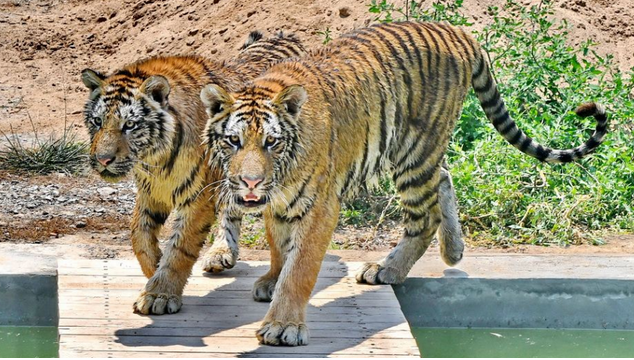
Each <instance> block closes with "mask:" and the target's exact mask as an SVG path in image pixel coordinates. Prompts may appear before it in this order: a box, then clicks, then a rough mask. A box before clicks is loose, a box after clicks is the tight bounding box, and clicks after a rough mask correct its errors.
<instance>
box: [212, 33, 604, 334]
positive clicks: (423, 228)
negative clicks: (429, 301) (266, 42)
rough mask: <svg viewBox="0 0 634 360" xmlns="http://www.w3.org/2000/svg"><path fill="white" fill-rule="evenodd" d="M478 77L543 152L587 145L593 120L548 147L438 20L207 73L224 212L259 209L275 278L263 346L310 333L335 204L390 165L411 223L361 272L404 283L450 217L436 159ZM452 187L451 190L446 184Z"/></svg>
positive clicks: (484, 93)
mask: <svg viewBox="0 0 634 360" xmlns="http://www.w3.org/2000/svg"><path fill="white" fill-rule="evenodd" d="M470 87H473V88H474V89H475V92H476V93H477V95H478V97H479V99H480V102H481V104H482V107H483V108H484V110H485V112H486V114H487V116H488V117H489V119H490V120H491V121H492V122H493V124H494V125H495V128H496V129H497V130H498V131H499V132H500V133H501V134H502V136H504V138H505V139H507V140H508V141H509V142H510V143H511V144H512V145H513V146H515V147H517V148H518V149H520V150H521V151H523V152H525V153H526V154H529V155H531V156H533V157H535V158H537V159H539V160H541V161H546V162H567V161H572V160H575V159H578V158H580V157H582V156H584V155H586V154H587V153H589V152H590V151H592V150H593V149H594V148H595V147H596V146H597V145H598V144H599V143H600V142H601V140H602V138H603V136H604V134H605V133H606V115H605V112H604V110H603V109H602V108H601V107H600V106H598V105H595V104H586V105H584V106H582V107H581V108H580V109H579V110H578V114H579V115H581V116H590V115H592V116H594V117H595V119H596V120H597V122H598V125H597V127H596V131H595V132H594V134H593V135H592V137H591V138H590V140H588V141H587V142H586V143H585V144H583V145H582V146H580V147H578V148H576V149H572V150H552V149H548V148H545V147H543V146H541V145H539V144H537V143H535V142H534V141H533V140H531V139H530V138H529V137H527V136H526V135H525V134H524V133H523V132H522V131H521V130H520V129H518V127H517V126H516V125H515V123H514V122H513V120H512V119H511V118H510V116H509V114H508V112H507V110H506V109H505V107H504V103H503V101H502V99H501V98H500V95H499V93H498V91H497V87H496V85H495V82H494V80H493V77H492V76H491V73H490V71H489V69H488V65H487V63H486V61H485V59H484V58H483V56H482V54H481V50H480V46H479V45H478V44H477V43H476V42H475V40H474V39H473V38H472V37H471V36H469V35H467V34H466V33H465V32H464V31H463V30H461V29H458V28H454V27H451V26H448V25H443V24H434V23H407V22H404V23H392V24H382V25H376V26H372V27H369V28H364V29H359V30H356V31H354V32H352V33H350V34H347V35H344V36H343V37H342V38H340V39H338V40H335V41H333V42H332V43H331V44H330V45H329V46H327V47H325V48H322V49H320V50H318V51H314V52H311V53H310V54H309V55H307V56H305V57H303V58H301V59H298V60H297V59H293V60H291V61H284V62H282V63H280V64H278V65H276V66H274V67H272V68H271V69H269V70H268V71H267V72H266V73H265V74H264V75H262V76H261V77H258V78H257V79H256V80H254V81H253V82H252V83H250V84H247V85H246V87H245V88H244V89H242V90H241V91H239V92H237V93H231V92H230V89H225V88H224V87H223V86H222V85H218V84H215V85H214V84H211V85H209V86H207V87H206V88H205V89H204V90H203V92H202V93H201V97H202V99H203V102H204V103H205V104H206V105H207V112H208V115H209V118H210V119H209V121H208V123H207V127H206V129H205V130H204V133H203V137H204V139H205V140H204V141H205V142H206V143H207V146H208V148H209V151H210V153H211V154H212V155H211V159H210V160H211V163H210V164H211V168H212V169H214V170H215V169H218V170H222V171H223V172H224V174H225V176H226V177H225V180H224V185H223V188H222V189H221V194H220V199H221V201H222V202H223V204H224V206H226V207H227V209H229V210H227V211H230V212H231V211H234V212H245V211H250V212H262V213H263V214H264V217H265V220H266V226H267V238H268V240H269V242H270V245H271V246H270V247H271V254H272V264H271V269H270V271H269V272H268V273H267V274H266V275H264V276H263V277H262V278H260V279H259V280H258V281H257V282H256V284H255V287H254V295H255V297H256V299H257V298H258V294H260V293H266V292H268V291H270V289H274V293H273V296H272V303H271V305H270V308H269V311H268V313H267V315H266V317H265V319H264V322H263V324H262V326H261V328H260V329H259V330H258V331H257V337H258V338H259V340H260V341H261V342H262V343H264V344H272V345H301V344H305V343H307V341H308V331H307V328H306V325H305V308H306V304H307V301H308V298H309V296H310V293H311V291H312V289H313V286H314V284H315V281H316V279H317V273H318V272H319V269H320V265H321V261H322V258H323V256H324V254H325V251H326V248H327V247H328V244H329V242H330V239H331V236H332V233H333V230H334V228H335V226H336V224H337V217H338V214H339V208H340V205H339V204H340V202H341V200H342V199H343V198H344V197H347V196H352V195H354V193H355V192H356V189H358V188H359V187H360V186H363V185H366V184H368V183H372V182H373V181H374V180H376V178H377V176H379V175H380V174H384V173H386V172H389V173H391V174H392V176H393V179H394V183H395V186H396V188H397V189H398V191H399V193H400V196H401V206H402V211H403V214H404V219H403V221H404V227H405V232H404V234H403V237H402V239H401V241H400V242H399V244H398V246H396V247H395V248H394V249H393V250H392V252H391V253H390V254H389V255H388V256H387V257H386V258H385V259H383V260H381V261H379V262H377V263H370V264H367V265H366V266H364V267H363V268H362V270H361V271H360V272H359V273H358V274H357V280H358V281H359V282H365V283H370V284H393V283H399V282H402V281H403V280H404V279H405V277H406V275H407V273H408V272H409V270H410V268H411V267H412V265H413V264H414V263H415V262H416V260H418V259H419V258H420V257H421V256H422V255H423V253H424V252H425V250H426V249H427V247H428V246H429V244H430V242H431V240H432V237H433V236H434V234H435V233H436V232H437V230H438V229H439V226H440V225H442V226H445V225H444V224H442V222H443V221H444V218H443V214H442V212H443V211H444V209H443V205H442V202H443V198H442V196H443V193H442V192H443V191H448V190H447V185H446V184H443V183H442V182H441V178H442V177H443V172H442V162H443V156H444V154H445V152H446V150H447V146H448V143H449V139H450V136H451V134H452V131H453V129H454V126H455V124H456V120H457V119H458V117H459V115H460V112H461V108H462V103H463V101H464V99H465V96H466V95H467V92H468V90H469V89H470ZM443 188H445V190H442V189H443Z"/></svg>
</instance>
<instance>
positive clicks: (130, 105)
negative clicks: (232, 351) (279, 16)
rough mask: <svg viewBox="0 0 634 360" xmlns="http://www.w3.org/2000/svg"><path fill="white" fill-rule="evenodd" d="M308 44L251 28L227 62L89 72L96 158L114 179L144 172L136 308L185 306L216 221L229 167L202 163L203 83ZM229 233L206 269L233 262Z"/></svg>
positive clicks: (258, 66)
mask: <svg viewBox="0 0 634 360" xmlns="http://www.w3.org/2000/svg"><path fill="white" fill-rule="evenodd" d="M303 52H304V49H303V47H302V46H301V44H300V43H299V41H298V40H297V39H296V38H295V37H293V36H284V35H282V34H280V35H279V36H278V37H275V38H271V39H266V40H264V39H262V35H261V34H260V33H259V32H252V33H251V34H250V36H249V39H248V40H247V42H246V43H245V45H244V46H243V49H242V51H241V52H240V53H239V55H238V56H237V57H236V58H234V59H232V60H229V61H227V62H224V63H220V62H214V61H209V60H207V59H205V58H203V57H200V56H170V57H154V58H151V59H148V60H142V61H139V62H136V63H133V64H130V65H126V66H124V67H123V68H121V69H120V70H118V71H115V72H114V73H113V74H111V75H109V76H104V75H101V74H100V73H98V72H96V71H93V70H89V69H86V70H84V71H83V72H82V80H83V82H84V84H85V85H86V86H87V87H88V88H89V89H90V91H91V93H90V99H89V101H88V102H87V104H86V107H85V120H86V125H87V127H88V130H89V132H90V137H91V147H90V163H91V166H92V167H93V168H94V169H95V170H96V171H98V172H99V174H100V175H101V177H102V178H104V179H106V180H108V181H118V180H119V179H121V178H123V177H124V176H126V175H127V174H128V173H129V172H133V174H134V177H135V180H136V185H137V189H138V191H137V198H136V205H135V209H134V214H133V217H132V223H131V230H132V233H131V239H132V247H133V250H134V253H135V255H136V257H137V259H138V261H139V263H140V265H141V269H142V270H143V273H144V274H145V276H146V277H148V278H149V279H150V280H149V281H148V283H147V285H146V286H145V289H144V291H143V292H142V293H141V295H140V296H139V298H138V299H137V301H136V302H135V304H134V310H135V311H136V312H140V313H143V314H148V313H153V314H163V313H166V312H167V313H174V312H177V311H178V310H179V309H180V307H181V304H182V303H181V296H182V292H183V288H184V286H185V283H186V282H187V278H188V277H189V275H190V273H191V269H192V266H193V264H194V263H195V261H196V260H197V259H198V255H199V253H200V249H201V247H202V245H203V244H204V242H205V239H206V238H207V235H208V233H209V231H210V228H211V225H212V223H213V222H214V221H215V201H213V199H215V196H216V193H217V192H216V186H217V183H218V181H219V180H220V176H221V175H222V174H221V173H219V172H217V171H212V170H210V169H209V168H208V167H207V166H204V165H205V163H206V162H207V160H206V155H205V154H204V148H203V147H201V146H200V142H201V138H200V134H201V131H202V129H203V128H204V125H205V122H206V116H205V109H204V106H203V104H202V103H201V101H200V91H201V89H202V87H203V86H204V85H205V84H208V83H210V82H214V83H220V84H223V86H226V87H227V88H230V89H236V90H237V89H238V88H239V87H240V86H241V85H242V84H244V82H246V81H248V80H251V79H253V78H254V77H255V76H257V75H259V74H261V73H262V72H263V71H264V70H266V69H267V68H268V67H269V66H270V65H272V64H273V63H274V62H276V61H279V60H281V59H283V58H288V57H290V56H298V55H301V54H303ZM210 199H211V201H210ZM172 210H174V211H175V214H174V215H175V221H174V231H173V234H172V235H171V237H170V239H169V243H168V244H167V246H166V248H165V254H164V255H162V253H161V250H160V248H159V244H158V241H157V236H158V234H159V231H160V229H161V227H162V225H163V224H164V223H165V221H166V219H167V217H168V215H169V214H170V213H171V212H172ZM238 221H239V219H238ZM231 235H232V234H227V233H225V232H221V233H220V234H219V235H218V236H217V237H216V240H215V241H214V245H213V246H212V248H211V249H210V251H209V252H208V254H207V255H206V258H205V263H204V267H205V268H206V270H222V269H224V268H230V267H232V266H233V265H234V264H235V259H236V257H237V251H238V246H237V240H238V239H237V238H235V237H232V236H231Z"/></svg>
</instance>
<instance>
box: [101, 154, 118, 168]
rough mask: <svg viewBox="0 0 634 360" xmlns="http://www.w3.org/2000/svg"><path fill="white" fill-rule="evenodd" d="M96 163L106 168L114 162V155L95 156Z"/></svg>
mask: <svg viewBox="0 0 634 360" xmlns="http://www.w3.org/2000/svg"><path fill="white" fill-rule="evenodd" d="M97 161H99V162H100V163H101V165H103V166H108V164H110V163H112V162H113V161H114V155H97Z"/></svg>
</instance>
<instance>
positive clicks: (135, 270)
mask: <svg viewBox="0 0 634 360" xmlns="http://www.w3.org/2000/svg"><path fill="white" fill-rule="evenodd" d="M87 261H88V262H87ZM89 261H92V260H83V261H82V263H79V264H74V263H69V262H68V261H64V262H61V263H60V265H59V267H58V270H59V273H60V274H64V275H103V274H104V273H107V274H108V275H111V276H135V277H144V275H143V273H142V272H141V268H140V267H139V265H138V264H136V263H134V262H133V261H129V260H128V261H125V262H123V261H120V262H118V263H115V264H112V263H107V264H108V265H105V266H99V267H97V266H94V265H93V266H90V265H89V264H90V263H89ZM252 263H253V262H248V263H245V262H238V263H237V264H236V266H235V267H234V268H233V269H230V270H226V271H224V272H222V273H218V274H213V273H207V272H205V271H203V269H202V267H201V266H200V265H196V266H194V269H193V270H192V274H191V277H201V278H210V279H216V278H235V277H255V278H257V277H260V276H262V275H264V274H265V273H266V272H267V271H268V270H269V264H268V262H264V261H262V262H256V263H257V265H255V266H253V265H251V264H252ZM82 264H83V265H82ZM351 264H353V265H352V266H349V265H347V264H346V263H338V262H325V263H324V264H323V266H322V268H321V271H320V273H319V277H320V278H341V277H354V275H355V273H356V271H357V270H358V269H359V268H360V266H361V263H351Z"/></svg>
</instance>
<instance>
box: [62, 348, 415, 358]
mask: <svg viewBox="0 0 634 360" xmlns="http://www.w3.org/2000/svg"><path fill="white" fill-rule="evenodd" d="M233 355H235V354H223V353H214V352H196V353H192V352H189V353H183V352H172V351H161V352H154V353H152V354H151V356H150V355H148V353H147V352H133V351H113V350H110V351H99V350H93V351H71V350H60V357H61V358H105V357H116V358H148V357H152V358H227V357H229V356H233ZM239 357H243V358H254V357H263V356H262V355H259V354H257V353H256V354H239ZM266 357H267V358H290V357H292V358H314V357H316V356H315V355H314V354H302V353H294V354H276V353H271V354H266ZM324 357H329V358H375V357H377V358H385V355H373V354H363V355H350V354H346V355H341V354H324ZM411 357H412V356H411V355H390V358H411Z"/></svg>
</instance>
